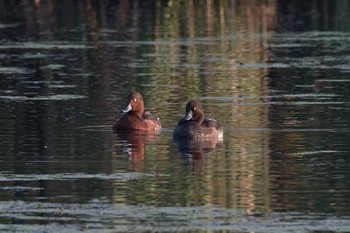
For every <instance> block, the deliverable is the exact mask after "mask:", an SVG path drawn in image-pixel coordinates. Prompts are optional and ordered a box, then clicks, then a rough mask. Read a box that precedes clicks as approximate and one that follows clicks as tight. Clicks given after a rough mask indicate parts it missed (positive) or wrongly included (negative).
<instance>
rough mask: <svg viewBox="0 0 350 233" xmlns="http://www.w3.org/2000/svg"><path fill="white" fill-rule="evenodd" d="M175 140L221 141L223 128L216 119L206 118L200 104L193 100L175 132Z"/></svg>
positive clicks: (187, 106) (188, 104)
mask: <svg viewBox="0 0 350 233" xmlns="http://www.w3.org/2000/svg"><path fill="white" fill-rule="evenodd" d="M173 139H175V140H178V139H184V140H206V141H211V140H214V141H221V140H222V139H223V127H222V126H220V125H219V124H218V122H217V121H216V120H215V119H209V118H206V117H205V115H204V112H203V109H202V106H201V104H200V102H199V101H198V100H196V99H192V100H190V101H189V102H188V103H187V105H186V111H185V115H184V116H183V117H182V118H181V119H180V120H179V122H178V124H177V125H176V127H175V129H174V131H173Z"/></svg>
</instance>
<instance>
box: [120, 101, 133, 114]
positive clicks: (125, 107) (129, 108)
mask: <svg viewBox="0 0 350 233" xmlns="http://www.w3.org/2000/svg"><path fill="white" fill-rule="evenodd" d="M131 109H132V107H131V104H130V103H128V104H126V105H125V106H124V108H122V109H121V110H120V112H123V113H125V112H129V111H130V110H131Z"/></svg>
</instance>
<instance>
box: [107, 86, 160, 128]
mask: <svg viewBox="0 0 350 233" xmlns="http://www.w3.org/2000/svg"><path fill="white" fill-rule="evenodd" d="M120 112H122V113H125V114H124V115H123V116H122V117H121V118H119V119H118V120H117V122H116V123H114V125H113V127H112V128H113V130H154V131H156V130H160V129H161V124H160V120H159V117H157V116H155V115H153V114H151V113H149V112H145V106H144V102H143V98H142V95H141V93H140V92H138V91H134V92H131V93H130V94H129V96H128V100H127V102H126V104H125V106H124V107H123V108H122V109H121V110H120Z"/></svg>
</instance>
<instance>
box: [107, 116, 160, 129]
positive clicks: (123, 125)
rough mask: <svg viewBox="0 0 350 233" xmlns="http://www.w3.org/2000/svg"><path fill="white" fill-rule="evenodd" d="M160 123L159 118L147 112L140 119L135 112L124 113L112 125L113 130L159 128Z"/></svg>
mask: <svg viewBox="0 0 350 233" xmlns="http://www.w3.org/2000/svg"><path fill="white" fill-rule="evenodd" d="M160 128H161V124H160V121H159V118H158V117H157V116H154V115H152V114H150V113H148V112H146V113H145V114H143V115H142V118H141V119H140V118H139V117H138V116H137V115H136V114H132V113H126V114H124V115H123V116H122V117H121V118H120V119H119V120H118V121H117V122H116V123H115V124H114V125H113V129H114V130H133V129H135V130H159V129H160Z"/></svg>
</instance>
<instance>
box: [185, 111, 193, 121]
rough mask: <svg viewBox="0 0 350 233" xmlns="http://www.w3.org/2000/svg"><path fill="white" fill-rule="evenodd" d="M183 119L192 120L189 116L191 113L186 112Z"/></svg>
mask: <svg viewBox="0 0 350 233" xmlns="http://www.w3.org/2000/svg"><path fill="white" fill-rule="evenodd" d="M184 119H185V120H186V121H188V120H191V119H192V114H191V112H187V113H186V114H185V116H184Z"/></svg>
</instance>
